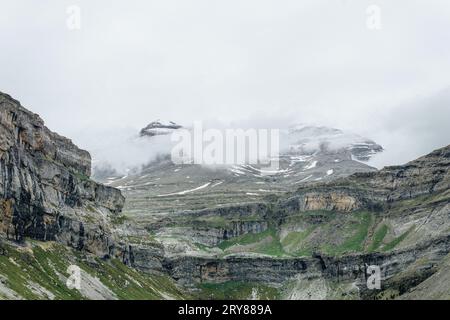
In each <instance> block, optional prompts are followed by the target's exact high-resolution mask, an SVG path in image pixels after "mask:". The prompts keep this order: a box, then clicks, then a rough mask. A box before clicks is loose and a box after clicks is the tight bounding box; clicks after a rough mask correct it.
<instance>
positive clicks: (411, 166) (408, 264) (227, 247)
mask: <svg viewBox="0 0 450 320" xmlns="http://www.w3.org/2000/svg"><path fill="white" fill-rule="evenodd" d="M294 132H295V135H296V136H295V138H293V141H294V142H295V143H296V144H295V145H297V146H299V147H298V148H294V149H293V150H288V151H286V152H285V153H283V155H282V156H281V157H280V158H282V159H281V160H282V161H280V162H281V163H282V167H281V168H280V170H279V171H280V172H277V173H276V174H275V175H270V176H265V175H261V174H258V171H259V173H260V170H258V169H259V168H250V167H248V166H242V167H239V168H236V167H226V168H206V167H202V166H198V165H182V166H175V165H174V164H171V162H170V159H169V158H167V157H165V156H161V157H160V158H159V159H157V160H155V161H154V162H152V163H151V164H149V165H148V166H147V167H145V168H144V169H143V171H142V172H140V173H136V174H135V175H129V176H127V177H122V178H120V179H117V178H113V179H107V180H108V181H109V184H110V186H105V185H103V184H100V183H98V182H95V181H93V180H92V179H91V178H90V173H91V164H90V163H91V159H90V155H89V153H88V152H86V151H84V150H81V149H79V148H78V147H76V146H75V145H74V144H73V143H72V142H71V141H70V140H69V139H67V138H64V137H61V136H59V135H58V134H56V133H53V132H51V131H50V130H49V129H47V128H46V127H45V125H44V123H43V121H42V119H40V117H39V116H37V115H36V114H33V113H32V112H30V111H28V110H26V109H25V108H23V107H22V106H21V105H20V103H19V102H18V101H16V100H14V99H12V98H11V97H10V96H8V95H6V94H3V93H0V298H1V299H189V298H201V299H230V298H235V299H427V298H432V299H448V298H449V295H448V292H449V290H450V282H449V279H448V269H449V259H450V257H449V252H450V220H449V214H450V170H449V168H450V146H447V147H444V148H441V149H438V150H435V151H433V152H431V153H429V154H428V155H425V156H423V157H421V158H419V159H416V160H413V161H411V162H409V163H406V164H404V165H399V166H391V167H386V168H383V169H382V170H376V169H374V168H371V167H369V166H367V165H364V164H363V163H361V162H358V161H355V160H353V159H352V158H353V157H357V156H360V157H362V158H365V157H367V156H370V155H371V154H372V153H373V152H375V151H376V150H380V147H379V146H378V145H376V143H374V142H372V141H369V140H368V139H365V138H360V137H357V136H354V135H350V136H349V135H347V134H345V133H342V131H340V130H337V129H330V128H323V127H320V128H307V129H305V128H304V127H302V128H297V129H295V130H294ZM311 132H313V133H311ZM311 135H312V136H313V137H315V139H316V140H317V137H321V138H320V139H319V140H320V142H319V143H315V142H313V141H314V139H309V138H308V136H311ZM142 138H143V139H148V142H149V143H151V141H152V139H153V138H154V136H150V137H142ZM344 138H345V139H344ZM341 141H345V143H341ZM359 145H360V146H363V145H364V147H361V148H359V147H355V146H359ZM316 146H318V148H317V147H316ZM371 150H373V151H371ZM305 157H306V158H305ZM335 160H339V161H335ZM314 161H315V162H314ZM313 164H314V165H313ZM331 165H334V166H333V167H330V166H331ZM244 168H245V169H246V170H245V171H244ZM283 170H285V171H283ZM310 170H311V171H310ZM329 170H333V173H331V174H327V172H328V171H329ZM335 171H336V174H335V173H334V172H335ZM352 171H353V172H352ZM326 174H327V175H326ZM305 175H306V176H309V175H315V177H317V178H314V179H312V178H309V179H305V180H303V181H301V180H300V179H304V178H302V177H304V176H305ZM318 178H320V179H318ZM115 185H117V187H120V189H116V188H114V187H113V186H115ZM120 190H121V191H122V192H121V191H120ZM73 267H79V268H80V276H81V278H80V279H81V286H80V288H79V289H77V288H69V287H68V286H67V285H66V281H67V280H68V278H69V277H70V275H71V272H70V270H71V268H73ZM373 268H378V270H379V275H380V278H379V280H380V284H381V286H380V288H376V289H371V288H370V287H369V286H368V285H367V280H370V279H371V277H370V274H369V273H368V272H369V271H370V270H373Z"/></svg>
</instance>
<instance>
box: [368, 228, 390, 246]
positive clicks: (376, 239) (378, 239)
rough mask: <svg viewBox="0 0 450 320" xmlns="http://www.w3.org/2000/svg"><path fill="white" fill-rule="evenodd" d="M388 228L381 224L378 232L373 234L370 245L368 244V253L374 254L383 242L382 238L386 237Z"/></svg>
mask: <svg viewBox="0 0 450 320" xmlns="http://www.w3.org/2000/svg"><path fill="white" fill-rule="evenodd" d="M388 231H389V228H388V226H387V225H385V224H383V225H382V226H381V227H380V228H378V230H377V231H376V232H375V234H374V236H373V239H372V243H371V244H370V246H369V248H368V251H369V252H374V251H375V250H377V249H378V248H379V247H380V245H381V244H382V242H383V239H384V237H385V236H386V234H387V232H388Z"/></svg>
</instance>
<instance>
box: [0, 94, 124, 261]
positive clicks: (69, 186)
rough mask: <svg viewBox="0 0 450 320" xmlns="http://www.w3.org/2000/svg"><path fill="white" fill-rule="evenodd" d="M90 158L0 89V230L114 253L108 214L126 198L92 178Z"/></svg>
mask: <svg viewBox="0 0 450 320" xmlns="http://www.w3.org/2000/svg"><path fill="white" fill-rule="evenodd" d="M90 174H91V157H90V155H89V153H88V152H87V151H84V150H81V149H79V148H78V147H76V146H75V145H74V144H73V143H72V142H71V141H70V140H69V139H66V138H64V137H61V136H59V135H58V134H56V133H54V132H51V131H50V130H49V129H47V128H46V127H45V126H44V122H43V121H42V119H41V118H40V117H39V116H38V115H36V114H33V113H31V112H30V111H28V110H26V109H25V108H23V107H22V106H21V105H20V103H19V102H18V101H16V100H14V99H12V98H11V97H10V96H8V95H6V94H3V93H0V235H2V236H4V237H6V238H8V239H13V240H15V241H23V240H24V238H26V237H29V238H32V239H37V240H42V241H49V240H55V241H58V242H61V243H63V244H66V245H69V246H71V247H74V248H77V249H84V250H87V251H89V252H93V253H96V254H98V255H110V254H112V253H113V249H114V241H113V236H112V234H111V231H110V224H109V219H110V216H112V215H115V214H118V213H119V212H120V211H121V209H122V207H123V204H124V197H123V196H122V195H121V193H120V191H118V190H117V189H114V188H111V187H106V186H103V185H100V184H98V183H95V182H94V181H92V180H90V178H89V176H90Z"/></svg>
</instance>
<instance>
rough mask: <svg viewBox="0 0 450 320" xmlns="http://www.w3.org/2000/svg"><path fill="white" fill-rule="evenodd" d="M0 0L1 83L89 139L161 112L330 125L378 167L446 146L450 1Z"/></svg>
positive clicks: (51, 121)
mask: <svg viewBox="0 0 450 320" xmlns="http://www.w3.org/2000/svg"><path fill="white" fill-rule="evenodd" d="M0 4H1V6H0V8H1V10H0V42H1V50H0V91H3V92H6V93H9V94H11V95H12V96H13V97H15V98H17V99H18V100H20V101H21V102H22V104H23V105H24V106H25V107H27V108H28V109H30V110H32V111H34V112H36V113H39V114H40V115H41V117H42V118H44V120H45V121H46V123H47V125H48V127H50V128H51V129H52V130H54V131H57V132H59V133H61V134H63V135H66V136H68V137H70V138H72V139H73V140H74V141H75V142H77V143H78V144H80V145H81V146H82V147H85V148H88V149H89V147H90V142H92V141H89V140H95V139H93V137H92V133H94V132H106V131H105V130H110V131H114V130H121V128H137V129H139V128H141V127H143V126H145V125H146V124H147V123H148V122H150V121H152V120H155V119H159V118H161V119H171V120H174V121H177V122H181V123H190V122H192V121H193V120H198V119H214V118H217V119H220V120H222V121H241V120H245V119H259V120H260V119H273V121H279V122H280V123H281V122H283V121H289V122H314V123H319V124H325V125H331V126H335V127H339V128H343V129H349V130H352V131H354V132H357V133H361V134H363V135H366V136H368V137H370V138H373V139H374V140H376V141H377V142H378V143H380V144H382V145H383V146H385V147H386V148H387V149H388V151H390V153H386V156H385V158H383V159H382V160H380V163H382V164H390V163H402V162H405V161H407V160H410V159H412V158H413V157H415V156H417V155H420V154H424V153H427V152H429V151H431V150H432V149H434V148H436V147H440V146H443V145H445V144H448V143H450V141H449V139H448V137H449V136H450V129H449V127H450V126H449V119H450V91H449V90H448V88H449V87H450V59H449V57H450V31H449V30H450V2H449V1H448V0H440V1H439V0H426V1H425V0H416V1H414V0H395V1H393V0H386V1H379V0H372V1H365V0H322V1H321V0H310V1H305V0H302V1H299V0H292V1H283V0H273V1H272V0H271V1H269V0H239V1H235V0H227V1H223V0H221V1H215V0H201V1H200V0H176V1H173V0H158V1H148V0H145V1H144V0H142V1H140V0H133V1H111V0H95V1H92V0H83V1H81V0H79V1H77V0H72V1H64V0H39V1H35V0H14V1H12V0H9V1H5V0H0ZM71 5H77V6H79V8H80V9H81V29H79V30H71V29H69V28H68V27H67V19H68V18H69V14H68V13H67V12H66V10H67V8H68V7H69V6H71ZM369 5H377V6H378V7H379V8H380V10H381V11H380V18H381V29H380V30H373V29H369V28H368V27H367V25H366V22H367V19H368V13H367V12H366V10H367V8H368V6H369ZM259 120H258V121H259ZM255 121H256V120H255ZM129 130H131V131H132V130H134V129H129ZM98 134H99V135H100V133H98ZM87 137H90V138H87ZM98 138H99V139H100V136H99V137H98ZM394 150H395V152H393V151H394ZM380 159H381V158H380Z"/></svg>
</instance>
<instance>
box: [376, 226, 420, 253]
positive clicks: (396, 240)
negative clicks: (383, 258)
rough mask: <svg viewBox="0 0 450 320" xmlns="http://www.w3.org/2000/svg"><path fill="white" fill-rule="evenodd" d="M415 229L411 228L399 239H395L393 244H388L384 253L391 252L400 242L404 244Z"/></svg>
mask: <svg viewBox="0 0 450 320" xmlns="http://www.w3.org/2000/svg"><path fill="white" fill-rule="evenodd" d="M413 229H414V227H411V228H409V229H408V230H407V231H405V232H403V233H402V234H401V235H400V236H398V237H397V238H395V239H394V240H392V241H391V242H389V243H387V244H386V245H385V246H384V247H383V249H382V250H383V251H389V250H392V249H394V248H395V247H396V246H397V245H398V244H399V243H400V242H402V241H403V240H404V239H405V238H406V237H407V236H408V234H409V233H410V232H411V231H412V230H413Z"/></svg>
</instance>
